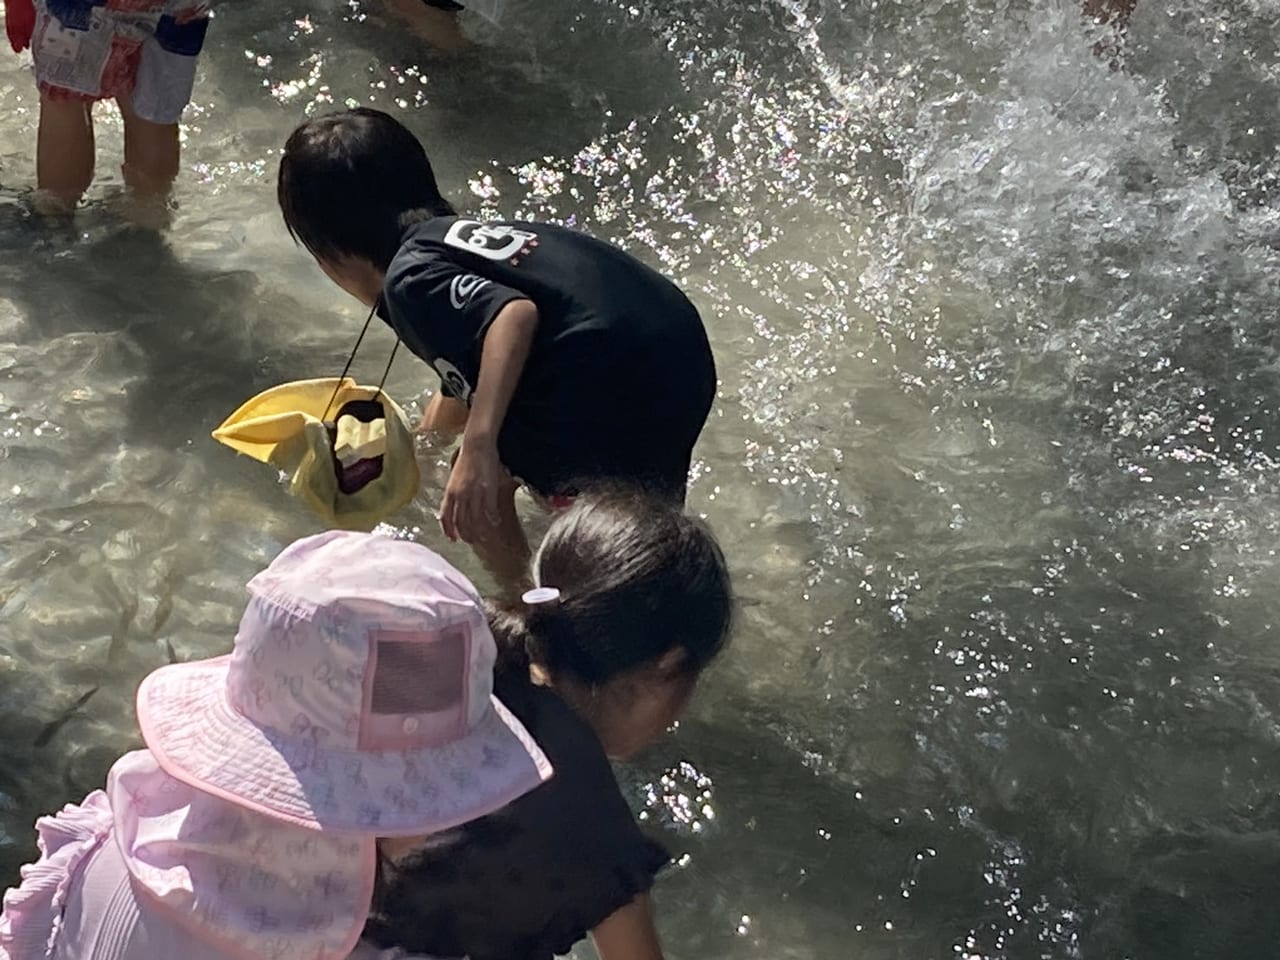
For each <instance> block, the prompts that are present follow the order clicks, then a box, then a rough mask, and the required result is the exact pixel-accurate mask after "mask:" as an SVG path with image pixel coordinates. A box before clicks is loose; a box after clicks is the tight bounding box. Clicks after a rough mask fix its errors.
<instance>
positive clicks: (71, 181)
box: [36, 94, 93, 213]
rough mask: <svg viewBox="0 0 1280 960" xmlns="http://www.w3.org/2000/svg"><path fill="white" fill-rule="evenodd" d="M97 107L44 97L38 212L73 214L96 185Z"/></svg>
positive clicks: (38, 154) (38, 141) (38, 138)
mask: <svg viewBox="0 0 1280 960" xmlns="http://www.w3.org/2000/svg"><path fill="white" fill-rule="evenodd" d="M92 110H93V105H92V104H91V103H87V102H85V101H81V100H65V99H51V98H50V97H48V96H47V95H43V94H42V95H41V97H40V129H39V132H38V133H37V135H36V186H37V187H38V188H39V193H38V194H37V209H39V210H40V211H41V212H43V213H70V212H71V211H72V210H74V209H75V206H76V204H77V203H79V202H80V198H81V197H82V196H84V192H85V191H86V190H88V189H89V184H90V183H91V182H92V181H93V114H92Z"/></svg>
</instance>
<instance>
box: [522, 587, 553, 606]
mask: <svg viewBox="0 0 1280 960" xmlns="http://www.w3.org/2000/svg"><path fill="white" fill-rule="evenodd" d="M520 599H521V600H523V601H524V602H525V603H527V604H528V605H529V606H531V607H533V606H537V605H538V604H540V603H559V602H560V591H559V590H557V589H556V588H555V587H534V588H533V589H532V590H529V591H526V593H525V595H524V596H523V597H521V598H520Z"/></svg>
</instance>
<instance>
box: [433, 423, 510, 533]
mask: <svg viewBox="0 0 1280 960" xmlns="http://www.w3.org/2000/svg"><path fill="white" fill-rule="evenodd" d="M511 484H512V480H511V477H510V475H509V474H508V473H507V469H506V467H504V466H503V465H502V460H501V459H500V458H499V457H498V445H497V443H495V442H494V441H492V440H487V439H481V438H472V437H469V436H467V435H466V434H464V435H463V438H462V448H461V449H460V450H459V451H458V456H457V459H456V460H455V461H454V464H453V469H452V470H451V471H450V472H449V482H448V484H446V485H445V488H444V499H443V500H442V501H441V502H440V513H439V514H438V516H437V519H439V521H440V529H441V530H443V531H444V535H445V536H446V537H448V538H449V539H450V540H459V539H460V540H463V541H464V542H466V543H473V542H475V541H476V540H482V539H484V538H485V535H486V534H489V533H492V532H493V530H494V529H495V528H496V527H497V526H498V524H499V523H500V522H501V514H500V513H499V510H498V498H499V496H500V495H501V494H502V493H503V492H504V491H505V490H506V489H507V488H508V487H510V486H511Z"/></svg>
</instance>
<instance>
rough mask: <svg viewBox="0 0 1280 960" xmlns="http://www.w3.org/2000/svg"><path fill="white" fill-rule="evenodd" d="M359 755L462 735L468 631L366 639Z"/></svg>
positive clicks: (393, 633) (378, 634)
mask: <svg viewBox="0 0 1280 960" xmlns="http://www.w3.org/2000/svg"><path fill="white" fill-rule="evenodd" d="M370 639H371V643H372V650H371V660H372V669H370V670H369V671H368V673H367V674H366V678H367V679H366V690H365V708H364V714H363V716H362V717H361V721H360V738H359V746H360V749H361V750H409V749H417V748H420V747H435V746H439V745H441V744H443V743H447V742H449V741H451V740H456V739H458V738H460V737H461V736H463V735H464V734H465V733H466V732H467V728H468V723H467V712H468V710H467V708H468V700H469V699H470V695H469V690H468V686H469V684H468V673H469V671H468V669H467V665H468V662H469V659H470V652H471V627H470V625H468V624H465V623H461V624H456V625H454V626H449V627H445V628H444V629H441V630H434V631H425V630H423V631H408V630H386V629H383V630H377V631H375V632H373V634H372V635H371V638H370Z"/></svg>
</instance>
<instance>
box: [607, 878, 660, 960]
mask: <svg viewBox="0 0 1280 960" xmlns="http://www.w3.org/2000/svg"><path fill="white" fill-rule="evenodd" d="M591 939H592V940H594V941H595V945H596V953H598V954H600V960H662V944H661V943H660V942H659V940H658V931H657V928H656V927H655V926H654V923H653V902H652V901H651V900H650V899H649V896H648V894H642V895H641V896H638V897H636V898H635V899H634V900H632V901H631V902H630V903H628V904H627V905H626V906H625V907H619V908H618V909H617V910H615V911H613V913H611V914H610V915H609V916H608V917H606V918H605V919H604V921H603V922H602V923H601V924H599V925H598V926H597V927H596V928H595V929H594V930H592V931H591Z"/></svg>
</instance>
